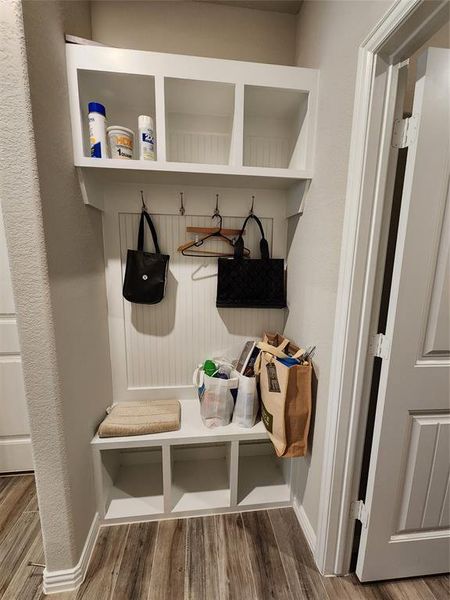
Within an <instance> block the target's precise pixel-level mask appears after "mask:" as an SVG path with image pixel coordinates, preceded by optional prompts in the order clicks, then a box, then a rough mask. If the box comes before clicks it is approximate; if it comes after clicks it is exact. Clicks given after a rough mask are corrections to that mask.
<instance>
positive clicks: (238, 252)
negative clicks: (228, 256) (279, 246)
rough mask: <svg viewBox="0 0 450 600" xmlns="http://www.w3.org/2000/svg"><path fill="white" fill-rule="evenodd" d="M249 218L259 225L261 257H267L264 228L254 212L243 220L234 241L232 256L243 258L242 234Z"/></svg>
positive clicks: (268, 254) (267, 247)
mask: <svg viewBox="0 0 450 600" xmlns="http://www.w3.org/2000/svg"><path fill="white" fill-rule="evenodd" d="M249 219H253V220H254V221H256V223H257V225H258V227H259V231H260V232H261V240H260V242H259V249H260V252H261V258H264V259H269V258H270V253H269V244H268V243H267V240H266V238H265V236H264V229H263V226H262V223H261V221H260V220H259V219H258V217H257V216H256V215H254V214H251V215H248V217H247V218H246V219H245V221H244V224H243V226H242V229H241V231H240V232H239V237H238V239H237V240H236V243H235V244H234V258H243V257H244V240H243V238H242V236H243V235H244V231H245V226H246V225H247V222H248V220H249Z"/></svg>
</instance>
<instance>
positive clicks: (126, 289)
mask: <svg viewBox="0 0 450 600" xmlns="http://www.w3.org/2000/svg"><path fill="white" fill-rule="evenodd" d="M145 222H147V225H148V226H149V228H150V231H151V234H152V238H153V244H154V246H155V253H154V254H153V253H151V252H144V226H145ZM169 258H170V257H169V256H168V255H167V254H161V251H160V249H159V245H158V236H157V235H156V229H155V226H154V225H153V222H152V220H151V218H150V215H149V214H148V212H147V211H146V210H144V209H143V210H142V212H141V220H140V222H139V234H138V247H137V250H128V253H127V266H126V270H125V280H124V283H123V296H124V298H126V299H127V300H128V301H129V302H134V303H136V304H157V303H158V302H161V300H162V299H163V298H164V293H165V290H166V279H167V269H168V267H169Z"/></svg>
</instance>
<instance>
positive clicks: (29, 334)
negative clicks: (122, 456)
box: [0, 0, 112, 571]
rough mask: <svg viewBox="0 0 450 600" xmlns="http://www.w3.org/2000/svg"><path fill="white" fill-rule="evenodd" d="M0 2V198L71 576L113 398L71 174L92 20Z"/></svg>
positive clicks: (95, 220)
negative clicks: (72, 99)
mask: <svg viewBox="0 0 450 600" xmlns="http://www.w3.org/2000/svg"><path fill="white" fill-rule="evenodd" d="M0 1H1V2H2V19H1V21H2V24H1V28H2V29H1V31H0V38H1V43H2V51H1V52H0V60H1V63H0V67H1V73H2V85H1V86H0V89H1V91H0V94H1V97H0V104H1V106H2V111H1V113H0V126H1V128H2V136H1V141H0V151H1V154H2V156H3V159H2V176H1V177H2V178H1V180H0V197H1V199H2V209H3V214H4V220H5V229H6V234H7V242H8V251H9V258H10V262H11V267H12V278H13V286H14V293H15V299H16V304H17V311H18V317H19V329H20V337H21V347H22V351H23V364H24V378H25V386H26V394H27V403H28V408H29V414H30V428H31V436H32V443H33V453H34V460H35V465H36V478H37V486H38V498H39V505H40V511H41V520H42V525H43V537H44V548H45V555H46V565H47V568H48V569H49V570H50V571H53V570H58V569H65V568H70V567H73V566H75V564H76V563H77V562H78V559H79V557H80V553H81V550H82V547H83V545H84V542H85V539H86V536H87V533H88V529H89V526H90V524H91V522H92V518H93V516H94V513H95V500H94V489H93V476H92V469H91V456H90V447H89V442H90V439H91V438H92V435H93V434H94V431H95V428H96V425H97V423H98V421H99V419H100V418H101V416H102V415H103V414H104V409H105V407H106V406H107V405H108V404H109V403H110V401H111V397H112V394H111V372H110V363H109V350H108V348H109V344H108V331H107V317H106V313H107V309H106V294H105V281H104V262H103V245H102V230H101V215H100V214H99V213H97V212H96V211H95V210H93V209H90V208H86V207H85V206H84V205H83V201H82V198H81V193H80V187H79V183H78V180H77V176H76V173H75V169H74V167H73V156H72V145H71V132H70V119H69V108H68V98H67V85H66V67H65V51H64V32H65V31H66V30H67V31H70V32H71V33H73V34H76V35H80V36H84V37H89V36H90V34H91V31H90V12H89V3H88V2H64V1H61V2H60V1H53V0H52V1H47V2H42V1H38V0H27V1H25V2H24V3H23V5H22V4H21V3H20V2H19V1H17V0H0ZM22 8H23V13H24V14H23V20H22ZM25 37H26V47H25ZM28 77H29V80H28ZM28 85H29V87H28ZM30 93H31V103H30ZM33 128H34V137H33ZM19 141H20V143H18V142H19ZM3 167H4V168H3Z"/></svg>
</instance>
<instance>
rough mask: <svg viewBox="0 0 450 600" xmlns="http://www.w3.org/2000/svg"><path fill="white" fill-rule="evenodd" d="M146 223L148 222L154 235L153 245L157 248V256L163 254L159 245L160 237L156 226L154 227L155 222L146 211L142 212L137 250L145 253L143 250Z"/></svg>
mask: <svg viewBox="0 0 450 600" xmlns="http://www.w3.org/2000/svg"><path fill="white" fill-rule="evenodd" d="M145 221H147V224H148V226H149V227H150V231H151V233H152V238H153V244H154V246H155V252H156V254H161V251H160V249H159V245H158V236H157V235H156V229H155V226H154V225H153V221H152V220H151V218H150V215H149V214H148V212H147V211H146V210H144V209H142V211H141V220H140V221H139V233H138V247H137V249H138V250H140V251H141V252H143V250H144V224H145Z"/></svg>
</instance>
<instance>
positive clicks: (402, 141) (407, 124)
mask: <svg viewBox="0 0 450 600" xmlns="http://www.w3.org/2000/svg"><path fill="white" fill-rule="evenodd" d="M416 131H417V115H412V116H411V117H408V118H406V119H395V121H394V129H393V130H392V147H393V148H407V147H408V146H409V145H410V144H412V143H413V142H414V140H415V139H416Z"/></svg>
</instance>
